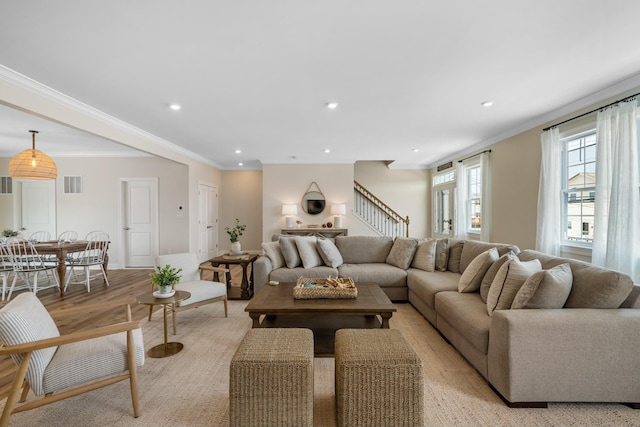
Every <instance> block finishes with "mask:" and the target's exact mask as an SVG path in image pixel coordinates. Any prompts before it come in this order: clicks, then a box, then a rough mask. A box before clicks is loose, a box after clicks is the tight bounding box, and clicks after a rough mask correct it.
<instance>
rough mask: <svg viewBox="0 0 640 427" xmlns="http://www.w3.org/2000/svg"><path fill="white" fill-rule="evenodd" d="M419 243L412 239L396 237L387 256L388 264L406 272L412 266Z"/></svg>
mask: <svg viewBox="0 0 640 427" xmlns="http://www.w3.org/2000/svg"><path fill="white" fill-rule="evenodd" d="M417 247H418V241H417V240H416V239H412V238H410V237H396V239H395V240H394V242H393V246H392V247H391V252H389V255H388V256H387V264H391V265H393V266H395V267H398V268H401V269H403V270H406V269H407V268H409V266H410V265H411V260H413V254H415V252H416V248H417Z"/></svg>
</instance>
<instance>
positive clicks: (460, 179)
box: [453, 162, 468, 239]
mask: <svg viewBox="0 0 640 427" xmlns="http://www.w3.org/2000/svg"><path fill="white" fill-rule="evenodd" d="M453 230H454V236H455V238H456V239H466V238H467V237H468V236H467V175H466V174H465V171H464V162H458V164H457V166H456V218H455V223H454V224H453Z"/></svg>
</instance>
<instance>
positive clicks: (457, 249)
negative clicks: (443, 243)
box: [447, 239, 465, 273]
mask: <svg viewBox="0 0 640 427" xmlns="http://www.w3.org/2000/svg"><path fill="white" fill-rule="evenodd" d="M464 242H465V241H464V240H457V239H449V263H448V264H447V270H449V271H452V272H454V273H462V271H460V258H461V257H462V249H463V248H464Z"/></svg>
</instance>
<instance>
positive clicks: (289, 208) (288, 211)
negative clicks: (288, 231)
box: [282, 205, 298, 228]
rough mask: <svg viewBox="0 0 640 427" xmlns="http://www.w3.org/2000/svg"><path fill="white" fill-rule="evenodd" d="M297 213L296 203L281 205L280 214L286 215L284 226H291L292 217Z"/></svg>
mask: <svg viewBox="0 0 640 427" xmlns="http://www.w3.org/2000/svg"><path fill="white" fill-rule="evenodd" d="M297 214H298V205H282V215H286V218H285V221H286V224H285V226H286V228H293V217H292V216H291V215H297Z"/></svg>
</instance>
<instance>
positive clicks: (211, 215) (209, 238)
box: [198, 184, 218, 261]
mask: <svg viewBox="0 0 640 427" xmlns="http://www.w3.org/2000/svg"><path fill="white" fill-rule="evenodd" d="M217 254H218V190H217V188H216V187H212V186H209V185H205V184H198V258H199V259H200V261H205V260H208V259H211V258H213V257H215V256H216V255H217Z"/></svg>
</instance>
